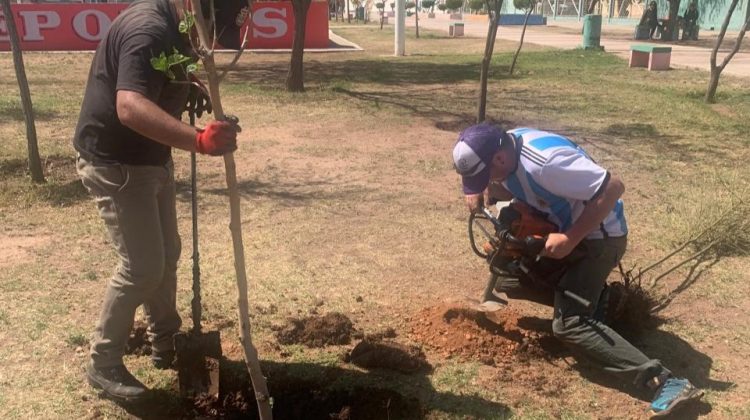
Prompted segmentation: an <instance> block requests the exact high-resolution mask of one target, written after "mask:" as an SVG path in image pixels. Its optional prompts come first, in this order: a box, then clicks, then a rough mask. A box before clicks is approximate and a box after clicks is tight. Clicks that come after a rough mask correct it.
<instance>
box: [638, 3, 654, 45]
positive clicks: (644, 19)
mask: <svg viewBox="0 0 750 420" xmlns="http://www.w3.org/2000/svg"><path fill="white" fill-rule="evenodd" d="M638 25H639V26H645V27H647V28H648V38H649V39H654V32H656V28H657V27H658V26H659V13H658V12H657V9H656V2H655V1H651V2H649V4H648V8H647V9H646V10H644V11H643V15H642V16H641V20H640V22H639V23H638Z"/></svg>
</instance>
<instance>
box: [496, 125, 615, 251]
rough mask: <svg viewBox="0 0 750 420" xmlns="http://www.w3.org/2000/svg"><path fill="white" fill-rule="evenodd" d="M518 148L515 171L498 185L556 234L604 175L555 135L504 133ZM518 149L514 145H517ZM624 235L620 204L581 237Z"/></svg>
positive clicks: (594, 191) (572, 219) (580, 208)
mask: <svg viewBox="0 0 750 420" xmlns="http://www.w3.org/2000/svg"><path fill="white" fill-rule="evenodd" d="M508 133H510V134H512V135H513V136H514V137H515V138H516V139H518V141H517V143H516V145H517V146H521V147H520V150H517V152H519V153H518V168H517V169H516V171H515V172H513V173H512V174H510V175H509V176H508V178H506V179H505V181H503V182H502V184H503V186H504V187H505V188H506V189H507V190H508V191H510V192H511V193H512V194H513V196H514V197H516V198H517V199H518V200H521V201H523V202H524V203H527V204H529V205H531V206H532V207H534V208H536V209H538V210H540V211H542V212H544V213H545V214H547V217H548V219H549V220H550V221H551V222H553V223H555V224H556V225H557V226H558V227H559V228H560V231H561V232H565V231H566V230H568V229H569V228H570V226H571V225H572V224H573V223H574V222H575V221H576V220H578V217H580V216H581V213H582V212H583V209H584V206H585V204H586V202H587V201H588V200H591V199H592V198H594V197H595V196H596V195H597V194H598V193H599V190H600V189H601V188H602V187H604V186H605V185H606V183H607V181H608V180H609V174H608V172H607V171H606V170H605V169H604V168H602V167H601V166H599V165H597V164H596V163H595V162H594V160H593V159H591V157H589V155H588V154H586V152H585V151H584V150H583V149H582V148H581V147H580V146H578V145H577V144H575V143H574V142H572V141H571V140H569V139H568V138H566V137H563V136H561V135H558V134H553V133H548V132H545V131H540V130H535V129H531V128H516V129H514V130H510V131H508ZM517 149H518V147H517ZM604 232H606V235H607V236H610V237H617V236H624V235H626V234H627V233H628V226H627V223H626V221H625V212H624V209H623V203H622V200H617V204H616V205H615V208H614V209H613V210H612V212H610V214H609V215H607V217H606V218H605V219H604V220H603V221H602V223H601V225H600V228H599V229H595V230H593V231H592V232H591V233H589V234H588V235H587V236H586V238H587V239H600V238H602V237H604Z"/></svg>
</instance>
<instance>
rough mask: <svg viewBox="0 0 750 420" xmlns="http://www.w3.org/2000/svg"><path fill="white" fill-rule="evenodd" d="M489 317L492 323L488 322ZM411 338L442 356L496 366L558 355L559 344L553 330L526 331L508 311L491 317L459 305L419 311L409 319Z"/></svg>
mask: <svg viewBox="0 0 750 420" xmlns="http://www.w3.org/2000/svg"><path fill="white" fill-rule="evenodd" d="M490 318H491V320H490ZM409 322H410V324H411V331H410V336H411V338H412V339H413V340H415V341H417V342H419V343H422V344H423V345H424V346H425V347H426V348H428V349H431V350H433V351H435V352H436V353H438V354H439V355H440V356H442V357H446V358H450V357H461V358H465V359H470V360H477V361H479V362H481V363H484V364H487V365H491V366H495V365H502V364H506V363H510V362H511V360H512V359H515V360H518V359H519V358H520V359H528V358H544V359H549V358H552V357H555V356H557V355H558V354H559V353H560V351H561V348H562V347H561V345H560V344H559V343H558V341H557V340H556V339H555V338H554V337H553V336H552V331H539V330H538V329H525V328H521V327H520V326H519V315H518V313H517V312H515V311H514V310H513V309H511V308H505V309H503V310H501V311H498V312H494V313H492V314H488V315H486V314H484V313H482V312H478V311H476V310H473V309H469V308H465V307H458V306H446V305H441V306H435V307H428V308H424V309H422V310H421V311H420V312H419V313H418V314H417V315H416V316H414V317H413V318H411V319H410V320H409Z"/></svg>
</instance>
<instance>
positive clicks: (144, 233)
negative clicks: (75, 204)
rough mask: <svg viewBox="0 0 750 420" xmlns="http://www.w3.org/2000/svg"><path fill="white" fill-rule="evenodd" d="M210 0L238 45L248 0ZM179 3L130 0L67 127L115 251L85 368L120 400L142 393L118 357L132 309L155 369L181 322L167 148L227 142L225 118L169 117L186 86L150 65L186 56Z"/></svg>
mask: <svg viewBox="0 0 750 420" xmlns="http://www.w3.org/2000/svg"><path fill="white" fill-rule="evenodd" d="M216 3H217V7H216V31H215V32H216V33H217V34H218V39H217V42H218V43H219V44H221V45H222V46H223V47H225V48H232V49H238V48H239V47H240V45H239V44H240V35H239V31H240V26H242V24H244V21H245V18H246V17H247V15H248V13H249V5H248V3H247V1H246V0H222V1H217V2H216ZM208 5H209V3H208V1H206V6H208ZM186 10H187V9H186V4H185V2H184V0H148V1H146V0H140V1H135V2H134V3H133V4H132V5H131V6H130V7H129V8H127V9H126V10H125V11H123V12H122V14H120V16H119V17H118V18H117V19H116V20H115V21H114V22H113V24H112V27H111V28H110V30H109V32H108V33H107V35H106V36H105V38H104V39H103V40H102V41H101V43H100V44H99V47H98V48H97V50H96V54H95V55H94V59H93V62H92V65H91V70H90V73H89V79H88V83H87V85H86V92H85V95H84V98H83V104H82V106H81V114H80V117H79V120H78V126H77V127H76V132H75V138H74V146H75V149H76V151H77V152H78V157H77V164H76V166H77V170H78V174H79V175H80V177H81V179H82V181H83V185H84V186H85V187H86V189H87V190H88V191H89V192H90V193H91V195H92V196H93V197H94V199H95V201H96V205H97V207H98V209H99V215H100V216H101V218H102V220H103V221H104V224H105V225H106V226H107V230H108V231H109V235H110V238H111V240H112V243H113V245H114V247H115V249H116V251H117V254H118V256H119V264H118V265H117V269H116V271H115V274H114V276H113V277H112V278H111V279H110V280H109V282H108V284H107V288H106V292H105V294H104V302H103V304H102V309H101V316H100V318H99V322H98V324H97V327H96V330H95V331H94V334H93V337H92V340H91V360H90V361H89V363H88V365H87V367H86V376H87V379H88V382H89V383H90V384H91V385H92V386H93V387H95V388H98V389H101V390H102V391H103V393H104V395H106V396H108V397H110V398H112V399H114V400H117V401H120V402H135V401H138V400H139V399H140V398H142V397H143V396H144V395H145V394H146V392H147V389H146V387H145V386H144V385H143V384H142V383H141V382H140V381H138V380H137V379H136V378H135V377H133V376H132V375H131V374H130V373H129V372H128V370H127V369H126V368H125V366H124V365H123V360H122V359H123V354H124V350H125V345H126V343H127V339H128V335H129V334H130V330H131V328H132V326H133V319H134V317H135V311H136V308H137V307H138V306H140V305H143V307H144V310H145V313H146V317H147V321H148V334H149V338H150V340H151V344H152V352H153V353H152V359H153V362H154V364H155V366H156V367H158V368H167V367H169V366H170V365H171V362H172V359H173V358H174V347H173V342H172V336H173V335H174V334H175V333H176V332H178V331H179V329H180V325H181V320H180V316H179V315H178V313H177V309H176V303H175V302H176V299H175V291H176V282H177V277H176V270H177V260H178V259H179V256H180V237H179V234H178V232H177V214H176V208H175V183H174V166H173V164H172V157H171V153H172V148H178V149H182V150H187V151H195V152H198V153H203V154H209V155H212V156H221V155H223V154H226V153H229V152H232V151H234V150H235V149H236V148H237V131H238V127H237V126H236V125H235V124H232V123H229V122H226V121H212V122H210V123H209V124H208V125H207V126H206V127H205V128H204V129H202V130H200V129H199V130H196V129H195V128H194V127H192V126H190V125H188V124H185V123H183V122H181V121H180V120H179V118H180V114H181V113H182V112H183V110H184V109H185V107H186V102H187V100H188V96H189V94H190V90H191V88H193V87H194V86H195V85H192V84H191V83H189V82H188V75H187V73H186V71H185V69H184V68H183V67H182V66H180V65H176V66H172V67H171V69H170V70H171V71H172V72H173V74H174V80H172V79H170V78H169V77H167V75H166V74H165V72H162V71H157V70H155V69H154V67H152V64H151V59H152V58H156V57H159V56H160V55H161V54H165V55H166V56H171V55H172V54H174V53H177V52H179V53H181V54H184V55H186V56H191V55H192V54H193V52H192V50H191V47H190V45H191V40H190V39H188V36H194V35H189V34H182V33H180V31H179V24H180V22H181V21H183V19H184V17H185V16H186V14H187V13H189V12H188V11H186ZM188 32H189V31H188ZM199 93H200V92H199ZM203 99H204V101H203V102H202V101H198V102H199V103H205V99H206V98H203ZM192 103H193V105H195V102H194V101H192ZM193 110H194V111H198V112H199V113H200V112H201V111H202V110H203V109H202V107H200V106H199V107H198V109H195V108H194V109H193Z"/></svg>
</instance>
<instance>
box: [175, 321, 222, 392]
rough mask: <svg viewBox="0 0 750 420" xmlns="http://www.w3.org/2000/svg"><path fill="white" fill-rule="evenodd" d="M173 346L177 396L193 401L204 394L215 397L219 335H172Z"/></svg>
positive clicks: (219, 345)
mask: <svg viewBox="0 0 750 420" xmlns="http://www.w3.org/2000/svg"><path fill="white" fill-rule="evenodd" d="M174 343H175V353H176V360H175V365H176V367H177V379H178V382H179V385H180V395H181V396H182V397H184V398H194V397H196V396H198V395H201V394H207V395H210V396H213V397H215V398H218V396H219V359H220V358H221V337H220V336H219V332H218V331H210V332H208V333H202V334H193V333H179V334H177V335H175V337H174Z"/></svg>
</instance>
